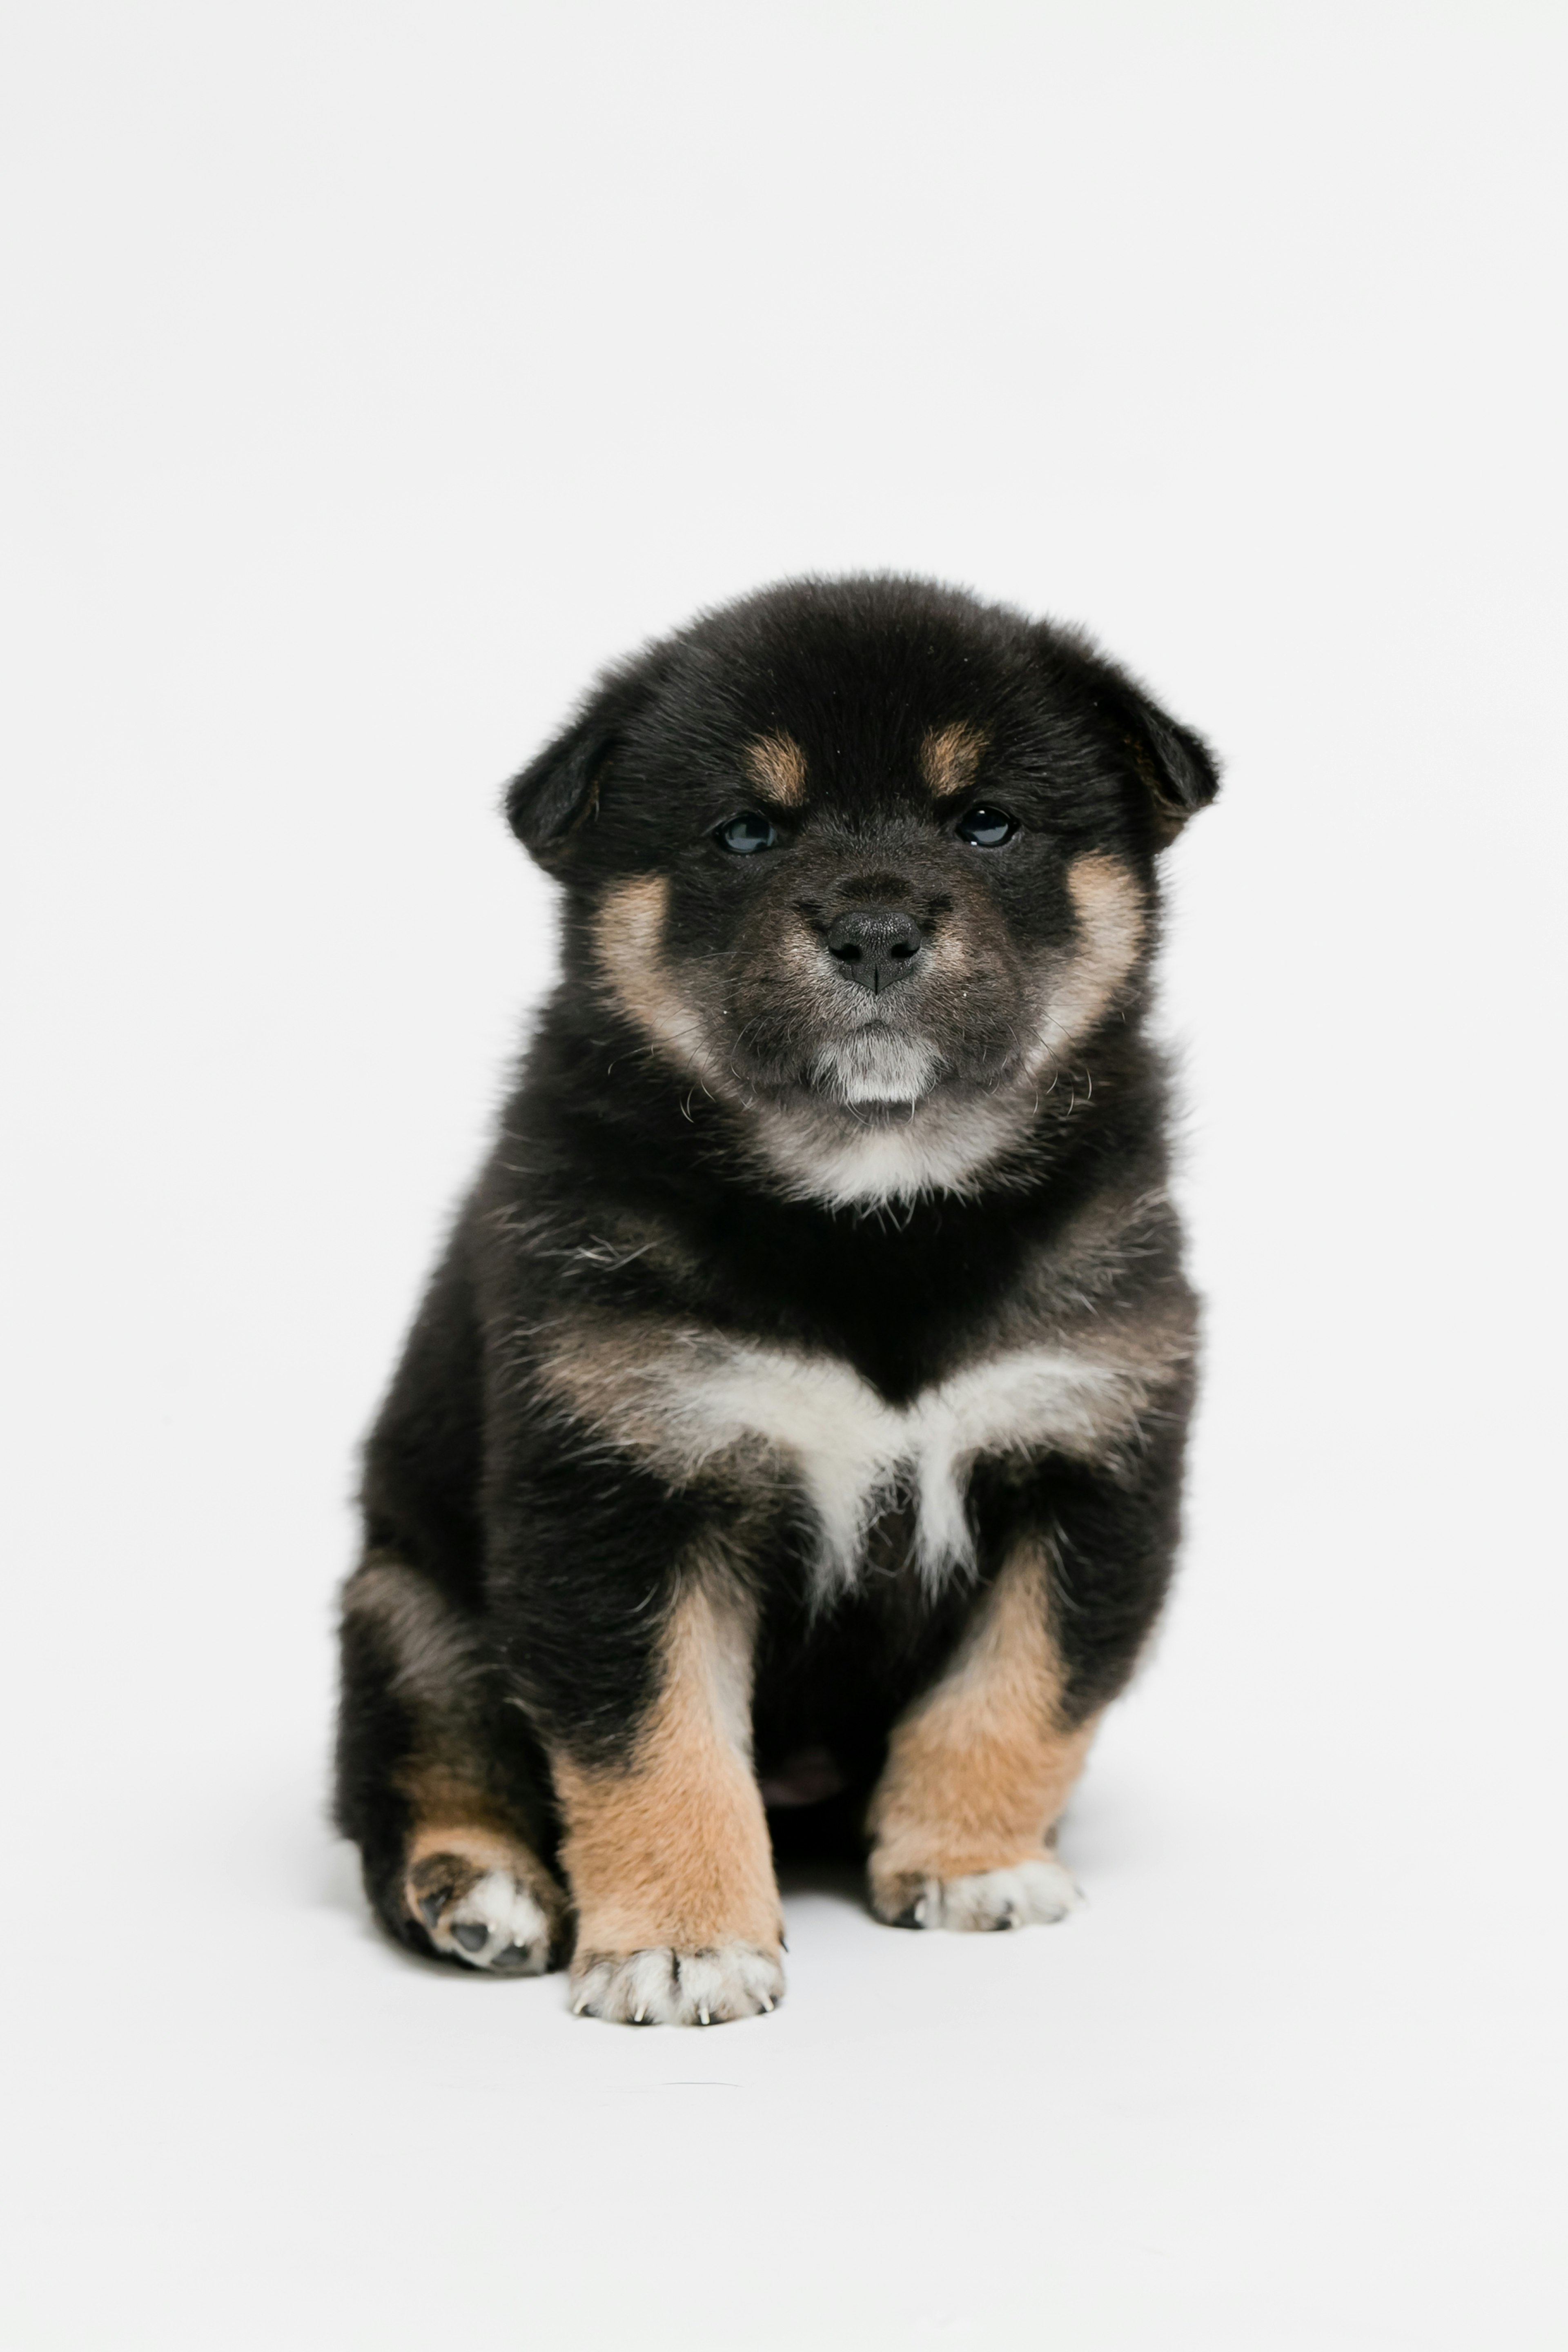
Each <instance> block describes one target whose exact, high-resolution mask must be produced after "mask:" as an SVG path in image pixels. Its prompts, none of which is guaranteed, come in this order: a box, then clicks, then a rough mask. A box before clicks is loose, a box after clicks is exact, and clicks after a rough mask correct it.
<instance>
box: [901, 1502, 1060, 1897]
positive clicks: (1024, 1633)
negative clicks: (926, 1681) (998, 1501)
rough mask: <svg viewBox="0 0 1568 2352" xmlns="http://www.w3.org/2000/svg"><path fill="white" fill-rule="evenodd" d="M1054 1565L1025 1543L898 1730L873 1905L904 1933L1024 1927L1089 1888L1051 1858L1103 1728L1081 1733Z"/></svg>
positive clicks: (1006, 1567) (1009, 1561)
mask: <svg viewBox="0 0 1568 2352" xmlns="http://www.w3.org/2000/svg"><path fill="white" fill-rule="evenodd" d="M1061 1685H1062V1675H1061V1668H1060V1664H1059V1661H1058V1657H1057V1654H1056V1651H1055V1647H1054V1645H1053V1643H1052V1641H1051V1635H1050V1623H1049V1615H1048V1587H1047V1570H1046V1561H1045V1559H1044V1556H1043V1553H1042V1552H1041V1550H1040V1549H1039V1548H1038V1547H1037V1546H1034V1545H1024V1546H1020V1547H1019V1548H1018V1549H1016V1551H1015V1552H1014V1553H1013V1554H1012V1556H1011V1557H1010V1558H1009V1559H1007V1561H1006V1562H1005V1564H1004V1566H1003V1569H1002V1570H1001V1573H1000V1574H999V1576H998V1577H997V1579H996V1581H995V1583H994V1585H993V1586H992V1588H991V1590H990V1591H989V1592H988V1593H987V1594H986V1595H985V1597H984V1601H982V1602H981V1604H980V1606H979V1609H978V1611H977V1612H976V1614H975V1617H974V1619H973V1622H972V1623H971V1625H970V1627H969V1629H968V1631H967V1633H966V1634H965V1636H964V1638H963V1642H962V1643H960V1645H959V1648H958V1650H957V1652H956V1653H955V1654H954V1656H953V1658H952V1661H951V1663H950V1664H949V1665H948V1668H947V1670H946V1672H945V1673H944V1674H943V1675H942V1677H941V1679H940V1680H939V1681H938V1682H937V1683H936V1684H934V1685H933V1686H932V1687H931V1689H930V1690H928V1691H927V1692H926V1693H925V1694H924V1695H923V1696H921V1698H919V1699H918V1700H917V1701H916V1702H915V1704H914V1705H913V1706H911V1707H910V1709H909V1711H908V1713H907V1714H906V1715H905V1716H904V1717H902V1718H901V1720H900V1722H899V1723H898V1724H897V1725H896V1726H895V1727H894V1731H893V1736H892V1740H891V1743H890V1746H889V1755H888V1762H887V1766H886V1769H884V1771H883V1774H882V1778H881V1780H880V1781H879V1783H878V1786H877V1790H876V1791H875V1794H874V1795H873V1797H872V1800H871V1804H870V1808H869V1811H868V1816H867V1825H868V1829H869V1831H870V1832H871V1836H872V1840H873V1845H872V1852H871V1858H870V1863H869V1865H868V1871H869V1878H870V1890H871V1902H872V1907H873V1908H874V1909H875V1911H876V1912H877V1914H878V1916H879V1918H882V1919H886V1920H888V1921H889V1922H890V1923H891V1924H893V1925H895V1926H899V1927H956V1928H970V1929H973V1928H990V1927H1025V1926H1027V1925H1029V1924H1030V1923H1031V1922H1042V1923H1045V1922H1050V1921H1053V1920H1057V1919H1060V1918H1062V1917H1064V1916H1066V1914H1067V1913H1068V1911H1069V1910H1070V1909H1071V1908H1072V1907H1073V1906H1074V1904H1075V1903H1076V1902H1077V1901H1078V1899H1079V1897H1078V1890H1077V1888H1076V1886H1075V1885H1074V1884H1073V1881H1072V1879H1071V1877H1070V1876H1069V1875H1068V1872H1067V1871H1066V1870H1065V1869H1063V1867H1062V1865H1061V1864H1060V1863H1058V1861H1057V1859H1056V1857H1055V1854H1054V1853H1053V1851H1052V1847H1053V1845H1054V1842H1055V1830H1056V1823H1057V1820H1058V1815H1059V1814H1060V1812H1061V1811H1062V1808H1063V1806H1064V1805H1065V1804H1066V1802H1067V1799H1068V1792H1069V1791H1070V1790H1071V1788H1072V1785H1073V1782H1074V1781H1075V1780H1077V1778H1078V1776H1079V1771H1080V1770H1081V1769H1082V1767H1083V1762H1084V1759H1085V1757H1086V1755H1087V1754H1088V1751H1089V1742H1090V1740H1091V1739H1092V1738H1093V1736H1094V1728H1095V1726H1094V1722H1093V1721H1092V1720H1090V1721H1089V1722H1086V1723H1082V1724H1079V1725H1078V1726H1076V1727H1068V1726H1067V1725H1066V1724H1064V1722H1063V1720H1062V1715H1061Z"/></svg>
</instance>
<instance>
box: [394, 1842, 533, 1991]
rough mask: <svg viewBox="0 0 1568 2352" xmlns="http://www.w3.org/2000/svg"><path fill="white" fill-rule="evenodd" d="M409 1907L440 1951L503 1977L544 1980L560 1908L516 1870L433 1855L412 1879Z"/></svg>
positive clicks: (413, 1872)
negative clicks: (544, 1900) (543, 1897)
mask: <svg viewBox="0 0 1568 2352" xmlns="http://www.w3.org/2000/svg"><path fill="white" fill-rule="evenodd" d="M406 1891H407V1895H408V1898H409V1908H410V1910H411V1911H413V1912H414V1913H415V1914H416V1916H417V1917H418V1918H419V1919H420V1920H421V1921H422V1922H423V1923H424V1926H425V1928H426V1933H427V1934H428V1936H429V1937H430V1941H431V1942H432V1943H433V1944H434V1945H435V1947H436V1949H437V1951H438V1952H440V1953H442V1954H444V1955H445V1956H447V1958H452V1959H458V1960H461V1961H463V1962H464V1963H465V1964H466V1965H467V1966H468V1967H469V1968H474V1969H486V1970H488V1971H489V1973H491V1974H492V1975H497V1976H542V1974H543V1973H544V1971H545V1969H548V1968H549V1966H550V1958H551V1948H552V1944H553V1942H554V1938H555V1927H556V1924H557V1919H558V1917H559V1909H560V1906H559V1905H555V1906H552V1907H549V1908H547V1907H546V1906H545V1904H543V1903H542V1902H541V1901H540V1899H539V1897H538V1895H537V1894H536V1893H535V1892H534V1890H533V1889H532V1888H531V1886H528V1885H524V1884H523V1883H522V1882H521V1878H520V1877H519V1876H518V1875H517V1874H515V1873H514V1872H512V1871H511V1870H509V1869H505V1868H502V1867H500V1866H499V1865H496V1864H489V1865H488V1866H487V1864H485V1863H482V1862H479V1861H476V1860H475V1859H474V1858H473V1857H472V1856H470V1855H468V1854H463V1853H432V1854H426V1856H425V1858H424V1859H423V1860H422V1861H421V1862H419V1863H416V1864H415V1866H414V1868H413V1869H412V1870H411V1871H410V1872H409V1874H408V1884H407V1890H406Z"/></svg>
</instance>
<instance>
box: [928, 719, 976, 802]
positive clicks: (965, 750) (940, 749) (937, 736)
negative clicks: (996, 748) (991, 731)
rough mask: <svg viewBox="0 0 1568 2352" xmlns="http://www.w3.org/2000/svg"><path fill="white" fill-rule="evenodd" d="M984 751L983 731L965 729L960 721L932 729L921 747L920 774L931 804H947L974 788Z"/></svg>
mask: <svg viewBox="0 0 1568 2352" xmlns="http://www.w3.org/2000/svg"><path fill="white" fill-rule="evenodd" d="M984 749H985V734H984V730H983V729H981V728H978V727H966V726H965V725H964V724H963V721H962V720H961V719H960V720H955V721H954V723H953V724H952V726H951V727H933V728H932V729H931V730H930V732H929V733H928V734H927V735H926V737H925V739H924V740H923V741H922V742H921V776H922V777H923V778H924V780H925V784H926V789H927V790H928V791H929V793H931V798H932V800H933V801H941V800H946V799H948V798H949V797H950V796H951V795H952V793H961V792H963V791H964V790H965V789H966V787H967V786H969V785H970V784H972V783H973V782H974V773H975V770H976V769H977V768H978V767H979V765H980V754H981V753H982V751H984Z"/></svg>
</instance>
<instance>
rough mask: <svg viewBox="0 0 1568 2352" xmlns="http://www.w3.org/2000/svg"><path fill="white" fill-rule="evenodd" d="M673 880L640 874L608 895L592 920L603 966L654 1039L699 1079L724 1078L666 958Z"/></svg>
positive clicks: (712, 1082) (619, 999) (623, 1004)
mask: <svg viewBox="0 0 1568 2352" xmlns="http://www.w3.org/2000/svg"><path fill="white" fill-rule="evenodd" d="M668 912H669V881H668V877H667V876H665V875H663V874H639V875H637V876H634V877H633V878H632V880H631V881H629V882H619V883H617V884H616V887H614V888H613V889H611V890H609V891H607V892H606V893H605V898H604V900H603V903H602V904H601V906H600V908H599V910H598V913H597V915H596V916H595V921H594V942H595V950H596V951H597V954H598V960H599V967H600V969H601V971H603V972H604V975H605V981H606V982H607V984H608V986H609V990H610V992H611V994H612V995H613V996H614V997H615V999H616V1003H618V1004H619V1006H620V1008H621V1010H622V1012H623V1013H626V1014H628V1015H629V1017H630V1018H631V1020H632V1021H634V1022H635V1023H636V1024H637V1027H638V1028H639V1029H640V1030H641V1031H642V1033H643V1034H644V1036H645V1037H647V1039H648V1040H649V1041H650V1043H652V1044H653V1045H657V1046H658V1047H660V1048H661V1050H662V1051H663V1052H664V1053H665V1054H666V1055H668V1057H669V1059H670V1060H671V1061H673V1062H674V1063H675V1065H676V1066H677V1067H678V1068H679V1069H681V1070H683V1071H685V1072H686V1074H687V1075H688V1076H690V1077H694V1078H696V1079H697V1080H698V1081H699V1082H700V1084H702V1085H705V1086H711V1087H719V1086H720V1084H721V1079H722V1075H723V1074H722V1072H721V1070H720V1069H719V1067H718V1066H717V1064H716V1061H715V1058H714V1055H713V1054H712V1052H711V1051H710V1047H709V1046H708V1045H707V1043H706V1042H705V1040H704V1037H703V1034H702V1022H701V1019H700V1015H699V1013H697V1011H696V1009H695V1008H694V1006H692V1005H691V1004H690V1003H689V1002H688V1000H687V998H686V996H685V995H684V994H683V992H682V991H681V990H680V989H679V987H678V986H677V984H676V982H675V981H674V979H673V978H672V977H671V975H670V972H669V971H668V967H667V966H666V964H665V962H664V960H663V946H664V933H665V923H666V920H667V918H668Z"/></svg>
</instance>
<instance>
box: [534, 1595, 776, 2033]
mask: <svg viewBox="0 0 1568 2352" xmlns="http://www.w3.org/2000/svg"><path fill="white" fill-rule="evenodd" d="M753 1633H754V1612H753V1611H752V1608H751V1607H750V1605H749V1604H748V1602H747V1601H746V1600H745V1599H744V1597H743V1596H742V1593H741V1592H740V1591H739V1590H738V1589H737V1588H736V1587H735V1586H734V1585H733V1584H732V1583H731V1581H730V1580H728V1579H726V1578H723V1577H721V1576H715V1575H713V1574H711V1573H708V1574H694V1575H691V1576H689V1578H687V1579H686V1580H683V1582H682V1583H681V1585H680V1587H679V1590H678V1592H677V1596H676V1598H675V1601H674V1603H673V1605H672V1607H671V1609H670V1612H669V1614H668V1620H667V1622H666V1625H665V1628H664V1633H663V1637H662V1640H661V1643H660V1645H659V1647H660V1656H659V1667H658V1687H657V1691H656V1696H655V1697H654V1700H653V1703H652V1705H651V1706H650V1707H649V1708H648V1710H647V1715H646V1717H645V1718H644V1720H643V1722H642V1724H641V1725H640V1727H638V1729H637V1735H636V1738H635V1739H634V1741H633V1743H632V1746H631V1748H630V1752H629V1754H628V1756H627V1758H626V1761H625V1763H624V1764H617V1765H616V1766H614V1767H606V1766H604V1765H596V1764H585V1763H583V1762H580V1761H578V1760H576V1759H574V1758H573V1757H572V1755H571V1754H570V1753H569V1752H567V1751H566V1750H565V1749H563V1748H556V1749H555V1750H554V1751H553V1753H552V1759H551V1761H552V1769H553V1773H554V1778H555V1789H556V1795H557V1798H558V1801H559V1803H560V1807H561V1811H562V1817H563V1822H564V1824H565V1832H566V1833H565V1838H564V1842H563V1847H562V1861H563V1864H564V1866H565V1870H566V1874H567V1876H568V1878H569V1879H570V1881H571V1885H572V1893H573V1897H574V1901H575V1904H576V1906H577V1918H578V1927H577V1949H576V1956H575V1958H574V1962H573V1969H572V1979H573V1983H572V2005H573V2008H574V2010H575V2011H577V2013H578V2014H579V2015H587V2016H591V2017H604V2018H612V2019H616V2020H617V2021H622V2022H627V2023H631V2024H634V2025H643V2024H648V2025H654V2024H661V2025H710V2024H717V2023H719V2022H720V2021H721V2020H723V2019H730V2018H737V2017H751V2016H753V2015H754V2014H755V2013H756V2012H757V2011H760V2010H770V2009H772V2008H773V2006H774V2004H775V2002H777V2001H778V2000H780V1999H782V1997H783V1993H784V1971H783V1969H782V1967H781V1965H780V1959H779V1953H780V1948H781V1943H782V1935H783V1922H782V1919H781V1916H780V1912H779V1898H778V1887H777V1885H776V1883H775V1881H774V1878H773V1855H772V1853H771V1850H770V1848H769V1843H768V1831H767V1822H766V1819H765V1817H764V1815H763V1801H762V1796H761V1792H760V1791H759V1790H758V1787H757V1783H756V1779H755V1776H754V1774H753V1773H752V1762H751V1691H752V1638H753Z"/></svg>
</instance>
